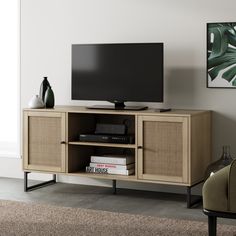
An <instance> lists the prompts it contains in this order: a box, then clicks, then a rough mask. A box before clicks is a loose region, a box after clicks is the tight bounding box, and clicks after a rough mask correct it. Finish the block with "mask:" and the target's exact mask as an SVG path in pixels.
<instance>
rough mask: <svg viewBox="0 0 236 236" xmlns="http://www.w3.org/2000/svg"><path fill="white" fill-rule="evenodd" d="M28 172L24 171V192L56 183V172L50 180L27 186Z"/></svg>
mask: <svg viewBox="0 0 236 236" xmlns="http://www.w3.org/2000/svg"><path fill="white" fill-rule="evenodd" d="M29 173H30V172H24V191H25V192H29V191H32V190H35V189H38V188H42V187H45V186H48V185H51V184H55V183H56V178H57V176H56V174H53V179H52V180H49V181H46V182H42V183H39V184H35V185H31V186H28V174H29Z"/></svg>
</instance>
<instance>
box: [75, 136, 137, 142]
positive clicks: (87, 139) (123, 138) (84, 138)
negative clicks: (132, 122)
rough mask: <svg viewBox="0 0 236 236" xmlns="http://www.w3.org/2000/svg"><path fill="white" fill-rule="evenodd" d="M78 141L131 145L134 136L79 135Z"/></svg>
mask: <svg viewBox="0 0 236 236" xmlns="http://www.w3.org/2000/svg"><path fill="white" fill-rule="evenodd" d="M79 140H80V141H81V142H97V143H123V144H133V143H134V136H133V135H113V134H80V135H79Z"/></svg>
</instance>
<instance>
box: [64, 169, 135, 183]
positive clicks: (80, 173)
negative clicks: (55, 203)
mask: <svg viewBox="0 0 236 236" xmlns="http://www.w3.org/2000/svg"><path fill="white" fill-rule="evenodd" d="M68 175H74V176H82V177H89V178H100V179H121V180H130V181H132V180H137V176H136V175H111V174H95V173H86V172H84V171H78V172H72V173H68Z"/></svg>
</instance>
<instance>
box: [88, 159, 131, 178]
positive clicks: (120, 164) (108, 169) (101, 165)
mask: <svg viewBox="0 0 236 236" xmlns="http://www.w3.org/2000/svg"><path fill="white" fill-rule="evenodd" d="M134 162H135V159H134V156H126V155H102V156H95V155H94V156H91V162H90V164H89V166H87V167H86V172H89V173H97V174H115V175H131V174H133V173H134V172H135V164H134Z"/></svg>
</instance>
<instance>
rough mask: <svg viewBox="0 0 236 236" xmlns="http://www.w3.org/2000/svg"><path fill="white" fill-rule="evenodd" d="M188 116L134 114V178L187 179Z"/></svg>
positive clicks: (177, 180)
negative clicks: (136, 170)
mask: <svg viewBox="0 0 236 236" xmlns="http://www.w3.org/2000/svg"><path fill="white" fill-rule="evenodd" d="M188 132H189V129H188V117H174V116H173V117H161V116H160V117H157V116H139V117H138V146H139V149H138V178H139V179H146V180H156V181H167V182H178V183H187V182H188V176H189V173H188V169H189V168H188V165H189V162H188V157H189V154H188V153H189V147H188V145H189V141H188V138H189V134H188Z"/></svg>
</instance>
